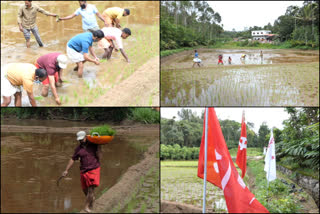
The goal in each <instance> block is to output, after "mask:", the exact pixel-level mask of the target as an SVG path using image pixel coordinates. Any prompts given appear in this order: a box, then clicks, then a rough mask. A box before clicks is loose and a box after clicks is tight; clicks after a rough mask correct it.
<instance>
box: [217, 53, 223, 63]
mask: <svg viewBox="0 0 320 214" xmlns="http://www.w3.org/2000/svg"><path fill="white" fill-rule="evenodd" d="M219 64H222V65H223V61H222V55H221V54H220V55H219V59H218V65H219Z"/></svg>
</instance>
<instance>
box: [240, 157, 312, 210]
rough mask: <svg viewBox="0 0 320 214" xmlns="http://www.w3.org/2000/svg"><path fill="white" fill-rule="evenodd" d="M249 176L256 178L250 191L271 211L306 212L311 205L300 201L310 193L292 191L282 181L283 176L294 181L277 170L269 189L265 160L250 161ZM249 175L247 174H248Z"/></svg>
mask: <svg viewBox="0 0 320 214" xmlns="http://www.w3.org/2000/svg"><path fill="white" fill-rule="evenodd" d="M248 166H249V171H250V173H249V176H251V177H253V176H254V177H255V178H254V185H252V187H251V189H250V191H251V192H252V193H253V194H255V196H256V198H257V200H258V201H259V202H260V203H261V204H262V205H263V206H265V207H266V208H267V209H268V210H269V212H270V213H283V212H286V213H288V212H289V213H295V212H305V211H307V210H308V209H310V207H304V204H303V203H301V202H300V200H301V201H305V200H308V199H309V197H310V196H309V195H308V194H307V193H306V192H304V191H302V192H292V190H291V187H290V185H286V184H284V183H283V182H282V181H281V178H283V179H284V180H286V182H288V183H289V184H290V183H292V182H290V181H289V180H288V179H286V176H284V175H282V173H280V172H279V171H277V177H278V178H277V179H276V180H274V181H272V182H270V183H269V191H268V190H267V189H268V188H267V180H266V173H265V171H264V170H263V169H264V162H263V160H258V161H250V162H248ZM246 176H247V175H246Z"/></svg>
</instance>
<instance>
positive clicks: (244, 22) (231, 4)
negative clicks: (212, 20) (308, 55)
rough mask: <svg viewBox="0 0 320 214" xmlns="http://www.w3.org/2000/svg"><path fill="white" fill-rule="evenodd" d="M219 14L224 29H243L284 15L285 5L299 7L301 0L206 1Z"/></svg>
mask: <svg viewBox="0 0 320 214" xmlns="http://www.w3.org/2000/svg"><path fill="white" fill-rule="evenodd" d="M208 4H209V5H210V6H211V7H212V9H213V10H214V11H215V12H218V13H219V14H220V16H221V19H222V22H221V23H220V25H221V24H223V28H224V30H228V31H231V30H232V29H233V28H234V29H235V30H236V31H243V30H244V27H248V28H249V27H253V26H259V27H263V26H265V25H267V24H268V23H269V22H270V23H271V24H272V25H273V23H274V21H275V20H276V19H277V18H278V17H279V16H281V15H284V14H285V12H286V10H287V7H288V6H291V5H297V6H299V7H301V6H302V5H303V1H208Z"/></svg>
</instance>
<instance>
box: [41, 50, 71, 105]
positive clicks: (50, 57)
mask: <svg viewBox="0 0 320 214" xmlns="http://www.w3.org/2000/svg"><path fill="white" fill-rule="evenodd" d="M67 63H68V59H67V57H66V56H65V55H63V54H61V53H58V52H55V53H49V54H46V55H43V56H41V57H39V58H38V59H37V61H36V64H35V65H36V67H37V68H43V69H45V70H46V71H47V73H48V77H47V79H46V80H45V81H43V82H42V84H43V87H42V92H41V95H42V96H44V97H47V96H48V91H49V85H50V87H51V90H52V93H53V96H54V98H55V100H56V103H57V104H58V105H61V102H60V98H59V96H58V93H57V89H56V87H60V86H61V85H62V79H61V76H62V70H63V69H65V68H66V67H67Z"/></svg>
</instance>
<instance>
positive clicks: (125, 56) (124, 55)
mask: <svg viewBox="0 0 320 214" xmlns="http://www.w3.org/2000/svg"><path fill="white" fill-rule="evenodd" d="M120 52H121V54H122V56H123V57H124V58H125V59H126V60H127V62H129V59H128V56H127V54H126V53H125V52H124V50H123V49H122V48H120Z"/></svg>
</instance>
